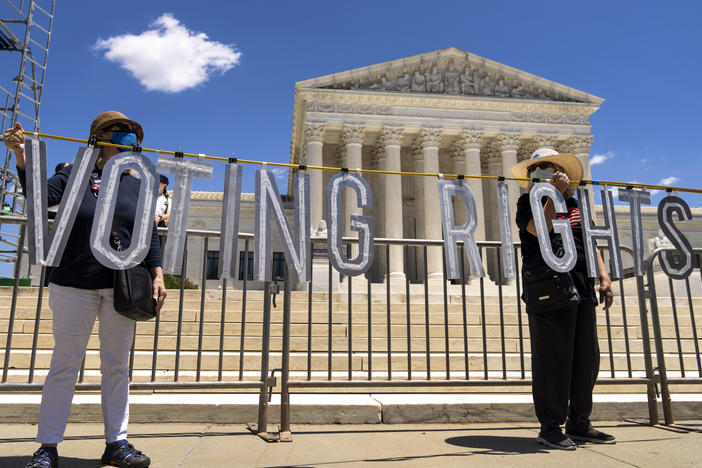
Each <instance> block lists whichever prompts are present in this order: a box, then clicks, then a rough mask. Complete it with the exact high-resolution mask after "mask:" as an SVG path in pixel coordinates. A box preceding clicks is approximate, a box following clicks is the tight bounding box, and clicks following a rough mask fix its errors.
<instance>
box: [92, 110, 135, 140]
mask: <svg viewBox="0 0 702 468" xmlns="http://www.w3.org/2000/svg"><path fill="white" fill-rule="evenodd" d="M118 122H122V123H125V124H127V125H128V126H129V128H131V129H132V131H133V132H134V133H135V134H136V136H137V140H138V141H139V143H141V142H142V141H144V130H143V129H142V128H141V125H140V124H139V123H138V122H135V121H134V120H130V119H129V118H127V116H126V115H124V114H122V113H121V112H117V111H107V112H103V113H102V114H100V115H98V116H97V117H95V120H93V123H92V124H90V135H91V136H92V135H94V134H95V132H98V131H100V130H103V129H105V128H108V127H109V126H110V125H114V124H116V123H118Z"/></svg>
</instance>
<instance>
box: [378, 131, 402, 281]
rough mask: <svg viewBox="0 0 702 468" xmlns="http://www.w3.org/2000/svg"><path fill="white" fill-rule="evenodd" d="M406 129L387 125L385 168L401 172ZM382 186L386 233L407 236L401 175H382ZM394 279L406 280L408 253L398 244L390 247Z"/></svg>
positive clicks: (384, 135) (397, 236)
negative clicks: (405, 256) (406, 257)
mask: <svg viewBox="0 0 702 468" xmlns="http://www.w3.org/2000/svg"><path fill="white" fill-rule="evenodd" d="M403 133H404V129H403V128H402V127H397V126H385V127H383V132H382V134H381V136H380V144H381V145H382V147H383V150H384V161H382V160H381V168H382V169H383V170H386V171H401V170H402V165H401V158H400V147H401V146H400V145H401V142H402V136H403ZM381 177H382V185H383V186H384V187H385V188H386V190H384V200H383V204H384V206H383V215H384V220H383V224H384V225H385V232H384V236H385V237H389V238H395V239H402V238H403V229H402V179H401V176H399V175H387V174H386V175H382V176H381ZM388 268H389V270H388V271H389V272H390V278H389V279H390V280H391V281H393V280H403V281H404V279H405V274H404V268H405V265H404V255H403V247H402V246H401V245H395V246H391V247H390V265H389V267H388Z"/></svg>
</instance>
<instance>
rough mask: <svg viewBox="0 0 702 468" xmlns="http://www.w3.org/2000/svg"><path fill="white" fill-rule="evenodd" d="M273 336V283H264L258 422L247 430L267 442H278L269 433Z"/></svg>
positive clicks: (248, 426)
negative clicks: (271, 340)
mask: <svg viewBox="0 0 702 468" xmlns="http://www.w3.org/2000/svg"><path fill="white" fill-rule="evenodd" d="M270 334H271V282H270V281H266V282H265V283H264V290H263V336H262V337H261V383H262V386H261V391H260V393H259V396H258V421H257V423H251V424H248V425H247V428H248V429H249V430H250V431H251V432H253V433H254V434H256V435H257V436H259V437H260V438H261V439H263V440H265V441H266V442H277V440H278V437H277V436H276V435H275V434H270V433H268V387H269V386H275V381H274V379H273V378H272V377H271V378H270V379H269V378H268V361H269V358H270Z"/></svg>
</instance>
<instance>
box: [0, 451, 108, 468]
mask: <svg viewBox="0 0 702 468" xmlns="http://www.w3.org/2000/svg"><path fill="white" fill-rule="evenodd" d="M31 459H32V454H31V453H30V454H27V455H25V456H12V457H0V467H3V468H4V467H17V466H24V465H25V463H28V462H29V461H30V460H31ZM59 464H60V466H66V467H71V468H95V467H96V466H103V465H102V463H100V459H99V458H75V457H62V456H60V455H59Z"/></svg>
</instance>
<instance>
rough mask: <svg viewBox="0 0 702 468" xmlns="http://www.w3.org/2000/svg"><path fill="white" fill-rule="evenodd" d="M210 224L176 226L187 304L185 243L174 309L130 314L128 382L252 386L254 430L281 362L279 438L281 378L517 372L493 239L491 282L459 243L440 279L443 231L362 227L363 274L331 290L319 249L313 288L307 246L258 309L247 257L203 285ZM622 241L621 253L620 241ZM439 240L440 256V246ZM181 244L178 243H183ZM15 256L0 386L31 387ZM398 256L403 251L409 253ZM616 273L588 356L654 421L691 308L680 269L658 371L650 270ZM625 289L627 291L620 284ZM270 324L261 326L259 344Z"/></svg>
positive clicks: (41, 320)
mask: <svg viewBox="0 0 702 468" xmlns="http://www.w3.org/2000/svg"><path fill="white" fill-rule="evenodd" d="M3 222H4V223H15V224H19V225H20V233H21V234H22V236H21V237H23V233H24V223H25V220H24V218H19V217H5V218H4V219H3ZM218 236H219V233H218V232H215V231H197V230H189V231H188V239H190V240H193V239H202V245H203V249H202V257H201V258H202V272H203V273H202V284H201V285H200V288H201V290H200V291H199V307H194V306H193V303H195V302H196V299H194V298H193V294H191V293H188V292H187V291H185V281H184V279H185V278H186V275H187V254H188V251H189V250H190V249H188V248H187V247H186V256H185V257H184V259H183V270H182V275H181V278H182V279H183V281H181V283H180V291H179V297H178V307H177V318H176V317H175V316H174V315H175V308H174V307H173V306H171V304H174V298H173V297H170V298H169V299H168V302H167V304H168V306H167V310H164V313H162V314H161V315H159V316H158V317H157V318H156V319H155V320H153V321H150V322H145V323H139V324H137V326H136V329H135V338H136V339H135V341H134V345H133V348H132V351H131V357H130V379H131V380H132V383H131V388H132V389H134V390H142V389H202V390H207V389H210V390H216V389H232V390H237V389H250V390H258V392H259V411H258V421H257V423H256V424H254V425H250V428H251V429H252V430H253V431H254V432H257V433H259V435H261V436H262V437H264V438H266V437H268V433H267V409H268V401H269V398H270V393H271V392H272V390H273V387H275V386H276V379H274V378H273V377H272V376H269V373H270V370H271V368H275V369H274V372H276V371H278V370H280V371H281V380H280V391H281V423H282V425H281V429H282V431H281V436H282V437H281V438H282V440H285V439H286V438H288V439H289V436H290V393H291V391H295V390H297V391H314V390H320V389H330V388H332V387H336V388H340V389H355V390H357V391H361V390H363V389H373V391H393V390H396V389H398V388H403V389H406V390H409V391H414V390H415V389H421V388H424V389H426V388H442V389H443V391H448V390H449V389H452V390H454V391H456V390H461V389H463V390H465V389H467V388H469V387H474V386H475V387H493V388H495V387H505V386H517V387H520V386H522V387H528V386H530V385H531V370H530V369H531V366H530V346H529V339H528V336H529V334H528V321H527V317H526V314H524V313H523V312H524V309H523V304H522V302H521V300H520V296H521V291H520V288H521V281H520V278H519V276H517V278H516V279H514V280H512V281H509V282H505V281H503V280H502V277H501V274H502V273H501V272H502V259H501V251H500V249H501V244H500V243H499V242H479V243H478V246H479V249H480V254H481V257H482V258H483V260H484V262H485V263H486V264H487V263H488V262H490V258H493V259H495V260H496V261H495V262H493V263H492V269H491V271H492V273H493V277H494V279H495V282H494V283H493V282H492V281H491V280H490V279H488V278H472V279H470V280H469V278H468V271H467V266H466V265H465V263H464V261H463V258H464V256H463V252H462V247H460V249H461V252H460V253H461V264H460V272H461V279H460V280H459V281H455V282H450V281H447V280H446V279H445V277H446V273H445V265H444V268H443V270H444V271H443V275H442V277H441V278H438V279H431V278H430V277H429V275H428V272H427V270H428V268H427V264H428V252H429V249H436V250H435V251H439V250H442V249H443V242H441V241H432V240H418V239H381V238H378V239H375V251H376V256H375V265H374V270H373V272H374V273H373V274H374V275H375V277H374V278H371V279H372V280H374V281H369V280H368V277H367V276H366V277H360V278H359V277H355V278H350V277H346V278H343V281H342V282H341V283H340V284H341V285H342V287H343V288H344V290H343V291H339V292H334V291H333V290H332V284H334V283H335V281H333V276H334V271H333V270H332V267H331V266H330V265H328V262H326V263H325V262H324V261H323V262H322V263H323V264H324V265H325V266H324V268H325V276H326V282H327V283H328V287H327V289H326V291H324V292H316V291H315V290H316V289H317V287H316V284H317V283H318V282H320V278H319V273H320V270H319V269H318V268H314V267H313V263H314V261H315V259H313V258H312V257H313V256H312V255H310V259H309V261H310V271H312V272H315V273H313V276H312V279H311V281H310V283H309V284H308V285H306V287H305V288H306V291H293V290H292V289H293V286H292V284H291V283H290V281H289V279H286V284H285V286H286V287H285V296H284V307H283V310H282V316H281V315H280V314H278V313H273V314H272V312H273V311H272V309H271V296H272V293H274V292H276V291H275V288H276V287H277V286H276V285H273V284H272V283H271V282H265V283H264V285H263V286H264V290H263V291H251V290H250V288H249V285H248V283H247V276H248V274H247V273H248V272H247V269H248V267H249V262H248V261H244V262H243V265H242V267H243V271H244V273H243V276H242V278H243V282H242V289H241V290H232V289H231V288H227V282H226V280H221V289H220V290H218V291H214V290H211V291H208V290H207V278H206V272H205V270H206V268H205V263H206V260H207V252H208V243H209V239H211V238H216V237H218ZM239 238H240V239H242V240H243V241H244V253H243V258H244V259H248V256H249V248H250V245H251V244H250V241H251V239H252V236H251V235H248V234H240V236H239ZM344 242H345V243H346V245H347V247H348V248H349V251H350V249H351V244H353V243H354V242H355V240H354V239H349V238H344ZM315 244H319V245H322V244H326V239H321V238H313V239H312V240H311V245H310V252H314V251H315V250H314V247H315ZM20 245H21V243H20ZM390 246H401V248H402V252H403V254H404V258H405V269H404V270H405V277H404V279H403V280H401V281H400V282H399V283H397V282H393V281H384V279H385V278H387V277H388V274H389V265H390V249H389V247H390ZM514 249H515V258H516V262H517V268H516V270H517V275H519V273H520V268H519V262H520V260H521V259H520V256H519V245H518V244H515V246H514ZM622 250H623V251H624V252H626V253H628V254H631V252H630V251H629V250H628V249H625V248H623V249H622ZM488 252H491V255H488ZM441 253H442V255H441V258H442V261H443V258H444V257H443V251H442V252H441ZM195 254H196V253H195V252H192V251H190V255H195ZM696 254H697V255H699V254H700V252H696ZM655 257H656V255H655V254H654V255H653V256H652V257H651V258H649V261H648V262H647V268H648V271H649V275H651V274H652V273H650V272H651V271H652V266H651V265H652V262H653V260H654V259H655ZM18 258H20V260H19V261H18V264H17V265H15V273H16V274H15V284H14V287H13V288H12V296H11V298H10V304H9V307H3V308H2V309H0V327H1V328H0V352H1V353H2V354H3V357H2V363H3V367H2V379H1V380H0V392H3V391H36V390H40V389H41V387H42V383H41V377H42V375H44V374H45V373H46V371H47V370H48V358H49V357H50V354H51V353H50V350H51V343H50V341H51V332H50V316H45V315H42V314H43V313H46V310H44V307H43V303H44V296H45V293H44V287H43V282H44V275H45V271H44V270H43V269H42V271H41V275H40V276H41V281H40V285H39V286H38V287H37V288H36V295H35V294H34V292H33V291H32V293H31V294H29V295H27V294H25V293H27V292H29V290H25V289H20V287H19V276H20V275H19V271H20V268H21V258H22V256H19V257H18ZM411 259H412V260H414V265H410V263H411V261H410V260H411ZM700 276H701V277H702V272H700ZM286 277H289V275H286ZM626 282H628V284H629V286H627V285H626V284H625V283H626ZM634 282H635V283H634ZM616 283H617V284H618V289H619V297H618V299H619V300H618V301H617V302H615V306H614V307H613V308H612V309H610V310H608V311H605V312H598V319H599V320H600V323H599V324H598V329H599V337H600V348H601V356H602V357H601V370H600V377H599V379H598V381H597V383H598V385H611V384H636V385H643V386H645V387H646V392H647V398H648V409H649V421H650V423H651V424H657V423H658V412H657V404H656V401H657V398H656V396H657V389H656V384H657V383H658V381H660V383H661V387H662V393H663V408H664V411H665V412H666V417H665V421H666V423H667V424H668V423H672V409H671V408H670V392H669V387H668V384H670V383H673V384H677V383H700V382H701V381H702V379H700V377H701V373H700V370H701V369H700V368H701V367H702V364H701V363H700V353H699V339H698V333H697V330H696V328H695V325H694V324H695V323H699V320H696V319H695V314H694V305H695V304H696V302H694V301H695V299H693V298H692V295H691V289H690V286H689V282H688V281H686V282H685V284H686V285H687V290H686V295H687V301H688V302H687V304H688V307H689V311H690V321H691V323H692V324H693V325H692V326H691V327H690V328H689V329H685V327H686V326H687V325H686V324H681V323H680V321H679V319H680V317H679V315H678V312H677V304H678V303H677V302H676V299H675V297H676V296H675V294H676V292H675V291H674V290H672V289H671V298H672V299H671V301H672V317H673V321H674V327H673V329H674V330H675V333H676V334H677V335H676V336H677V350H678V352H677V355H676V356H677V357H678V360H677V361H678V362H679V373H674V374H673V373H670V372H668V373H666V368H668V369H671V368H673V367H674V366H672V365H671V364H670V363H668V365H667V366H666V360H668V361H670V359H671V357H670V355H668V356H666V355H664V350H663V344H664V343H665V344H666V346H670V344H671V343H672V341H671V339H670V338H666V337H663V338H661V323H660V315H659V311H658V305H657V301H658V298H657V296H656V290H655V282H652V280H651V279H649V280H648V287H649V290H647V289H646V288H647V286H646V285H645V284H644V281H643V278H642V277H637V278H631V279H628V280H623V279H622V280H619V281H617V282H616ZM670 284H672V282H670ZM632 285H633V287H632ZM651 285H653V287H651ZM359 286H360V287H359ZM627 288H629V289H627ZM632 289H633V290H634V291H636V293H633V294H632V293H631V290H632ZM627 290H628V291H630V293H629V294H627V293H626V291H627ZM20 293H22V294H20ZM647 294H649V295H650V297H651V298H652V300H651V314H652V315H651V316H652V324H651V327H650V326H649V323H648V315H647V308H646V304H645V299H644V298H645V296H646V295H647ZM228 295H229V297H228ZM632 296H633V298H635V297H637V296H638V313H636V310H635V307H634V308H632V304H630V303H627V301H629V302H630V301H631V300H632ZM654 299H655V300H654ZM213 304H214V305H215V307H214V308H213V307H212V306H213ZM217 309H219V310H217ZM214 315H217V316H216V317H214ZM206 317H207V318H206ZM271 326H274V327H275V329H274V330H275V333H274V334H273V340H274V341H273V343H274V344H273V346H272V345H271ZM663 326H664V327H665V326H666V325H665V324H663ZM278 327H280V328H278ZM649 328H652V330H653V333H654V337H655V342H656V350H657V356H656V359H657V368H654V365H653V358H652V356H653V354H652V352H651V346H650V337H649ZM195 329H196V330H197V333H196V334H195V333H194V330H195ZM18 330H21V333H19V332H18ZM3 332H4V333H3ZM279 333H280V334H279ZM686 333H687V334H690V333H691V334H692V342H689V340H688V341H687V342H685V343H682V344H681V341H680V340H681V337H682V338H686V337H687V335H686ZM15 334H17V335H21V336H19V338H21V339H18V340H17V341H13V336H14V335H15ZM2 338H4V343H3V342H2V341H1V340H2ZM278 338H280V340H279V339H278ZM95 340H97V336H93V337H92V338H91V343H90V344H89V347H88V349H89V351H88V354H87V355H86V359H85V360H84V363H83V367H82V369H81V372H80V375H79V381H78V384H77V386H76V387H77V389H78V390H97V389H99V382H98V379H97V375H98V374H99V371H98V370H97V369H98V367H97V366H96V365H95V360H96V359H97V352H96V349H97V343H96V342H95ZM666 340H667V341H666ZM215 342H216V343H215ZM690 346H692V348H690ZM3 348H4V351H3ZM693 348H694V350H692V349H693ZM695 368H696V372H695ZM656 371H658V372H660V376H659V375H658V374H657V373H656ZM676 372H678V371H677V368H676ZM666 401H667V403H666ZM271 437H272V436H271Z"/></svg>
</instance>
